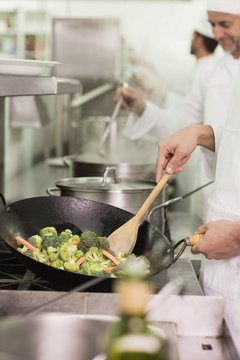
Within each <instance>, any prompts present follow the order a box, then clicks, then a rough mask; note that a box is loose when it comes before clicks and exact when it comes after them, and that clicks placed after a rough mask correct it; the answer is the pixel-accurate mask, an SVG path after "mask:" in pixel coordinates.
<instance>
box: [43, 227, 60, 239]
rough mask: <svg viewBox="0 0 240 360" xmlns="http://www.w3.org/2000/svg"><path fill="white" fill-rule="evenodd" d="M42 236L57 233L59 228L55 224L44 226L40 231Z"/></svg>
mask: <svg viewBox="0 0 240 360" xmlns="http://www.w3.org/2000/svg"><path fill="white" fill-rule="evenodd" d="M39 235H40V236H41V237H45V236H53V235H57V230H56V229H55V228H54V227H53V226H48V227H45V228H42V229H41V230H40V232H39Z"/></svg>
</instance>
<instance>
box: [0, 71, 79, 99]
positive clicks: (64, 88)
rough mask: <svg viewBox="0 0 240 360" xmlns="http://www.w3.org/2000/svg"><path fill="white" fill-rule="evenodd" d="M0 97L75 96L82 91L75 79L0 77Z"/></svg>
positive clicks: (21, 76)
mask: <svg viewBox="0 0 240 360" xmlns="http://www.w3.org/2000/svg"><path fill="white" fill-rule="evenodd" d="M0 83H1V87H0V96H1V97H6V96H24V95H51V94H53V95H54V94H55V95H58V94H73V93H78V92H80V91H81V83H80V81H78V80H74V79H64V78H56V77H54V76H23V75H0Z"/></svg>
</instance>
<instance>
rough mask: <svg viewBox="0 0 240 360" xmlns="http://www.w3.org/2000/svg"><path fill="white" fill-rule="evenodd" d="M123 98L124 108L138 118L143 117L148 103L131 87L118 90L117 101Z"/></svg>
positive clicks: (122, 87)
mask: <svg viewBox="0 0 240 360" xmlns="http://www.w3.org/2000/svg"><path fill="white" fill-rule="evenodd" d="M120 98H122V100H123V101H122V108H123V109H124V110H127V111H130V112H132V113H134V114H135V115H137V116H139V117H140V116H141V115H142V114H143V113H144V111H145V109H146V101H145V100H144V99H143V98H142V96H141V95H140V94H139V93H138V92H137V91H136V90H134V89H133V88H132V87H131V86H127V87H126V86H121V87H118V88H117V90H116V95H115V100H116V101H117V100H119V99H120Z"/></svg>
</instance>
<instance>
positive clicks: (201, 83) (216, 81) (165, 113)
mask: <svg viewBox="0 0 240 360" xmlns="http://www.w3.org/2000/svg"><path fill="white" fill-rule="evenodd" d="M237 69H238V61H237V60H234V59H233V57H232V56H231V55H229V54H224V55H223V56H221V58H219V59H217V60H216V61H213V62H210V63H209V62H207V63H206V65H205V64H202V65H201V66H200V68H199V69H197V70H196V74H195V78H194V81H193V84H192V87H191V90H190V92H189V93H188V94H187V95H186V97H185V98H184V99H183V100H182V101H181V103H180V104H179V105H178V106H177V107H175V108H171V109H160V108H159V107H157V106H155V105H154V104H152V103H150V102H147V107H146V110H145V111H144V113H143V114H142V116H140V117H138V116H137V115H135V114H133V113H130V115H129V118H128V121H127V124H126V127H125V129H124V132H123V134H124V136H126V137H127V138H129V139H131V140H136V139H139V138H142V137H146V139H148V140H152V141H153V142H156V143H159V141H160V140H161V139H163V138H166V137H167V136H168V135H170V134H172V133H174V132H175V131H177V130H179V129H181V128H182V127H184V126H187V125H190V124H193V123H202V122H203V121H204V122H205V123H208V124H214V122H217V124H219V125H223V124H224V122H225V121H226V115H227V110H228V104H229V101H230V95H231V91H232V86H233V82H234V80H235V77H236V74H237Z"/></svg>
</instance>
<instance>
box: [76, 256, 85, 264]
mask: <svg viewBox="0 0 240 360" xmlns="http://www.w3.org/2000/svg"><path fill="white" fill-rule="evenodd" d="M84 261H85V259H84V257H82V256H81V257H80V258H79V259H78V260H77V261H76V265H78V266H79V265H81V264H82V263H83V262H84Z"/></svg>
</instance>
